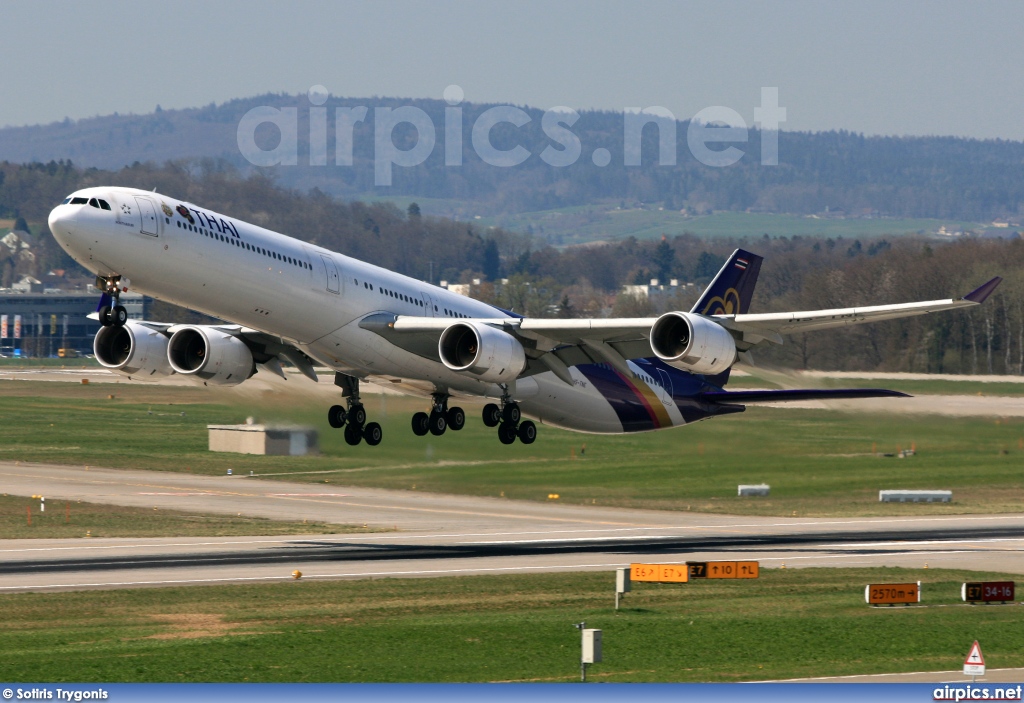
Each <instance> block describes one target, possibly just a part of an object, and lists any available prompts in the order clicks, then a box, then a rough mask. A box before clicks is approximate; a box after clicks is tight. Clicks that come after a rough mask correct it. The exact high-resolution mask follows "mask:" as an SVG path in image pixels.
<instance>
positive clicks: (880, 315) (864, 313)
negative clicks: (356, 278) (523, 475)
mask: <svg viewBox="0 0 1024 703" xmlns="http://www.w3.org/2000/svg"><path fill="white" fill-rule="evenodd" d="M1000 282H1002V279H1001V278H999V277H996V278H993V279H992V280H990V281H988V282H987V283H985V284H984V285H982V286H980V287H978V288H977V289H975V290H973V291H971V292H970V293H968V294H967V295H965V296H964V297H962V298H956V299H952V298H951V299H948V300H930V301H925V302H918V303H902V304H898V305H876V306H871V307H861V308H840V309H835V310H815V311H804V312H785V313H767V314H759V315H750V314H736V315H730V314H718V315H710V316H709V319H712V320H714V321H715V322H717V323H719V324H720V325H722V326H723V327H725V328H726V329H728V330H729V331H730V332H731V333H732V335H733V337H734V338H735V339H736V347H737V349H738V350H739V351H740V352H744V351H746V350H748V349H750V348H751V347H753V346H754V345H756V344H759V343H762V342H771V343H775V344H781V343H782V335H783V334H791V333H794V332H809V331H812V330H821V329H830V328H833V327H845V326H847V325H856V324H863V323H867V322H878V321H881V320H895V319H899V318H903V317H912V316H916V315H926V314H928V313H932V312H938V311H942V310H954V309H957V308H967V307H972V306H975V305H980V304H981V303H982V302H984V301H985V299H986V298H988V297H989V296H990V295H991V294H992V292H993V291H994V290H995V289H996V287H997V286H998V285H999V284H1000ZM657 319H658V318H654V317H641V318H621V319H599V318H598V319H576V320H550V319H530V318H513V317H498V318H472V319H470V320H463V322H475V323H479V324H485V325H490V326H492V327H497V328H499V329H502V330H504V331H505V332H508V333H509V334H512V335H514V336H515V337H516V338H517V339H519V341H520V342H522V343H523V346H524V348H525V349H526V354H527V358H528V359H529V360H530V361H529V364H528V366H527V369H526V371H525V372H524V374H523V375H527V376H528V375H531V374H534V373H540V372H542V371H549V370H550V371H552V372H554V374H555V375H556V376H558V377H559V378H561V379H562V380H563V381H565V382H567V383H570V384H571V383H572V378H571V376H570V375H569V371H568V367H570V366H576V365H579V364H589V363H607V364H609V365H610V366H612V367H613V368H615V369H616V370H618V371H619V372H621V373H623V374H626V375H627V376H632V371H631V370H630V368H629V365H628V363H627V360H628V359H637V358H645V357H651V356H654V350H653V349H651V343H650V333H651V327H653V325H654V323H655V322H656V321H657ZM451 324H454V321H453V320H450V319H446V318H423V317H411V316H396V315H391V314H384V313H379V314H375V315H370V316H368V317H367V318H364V319H363V320H362V321H361V322H360V327H363V328H364V329H369V330H372V331H373V332H376V333H377V334H379V335H381V336H382V337H384V338H386V339H387V340H388V341H390V342H392V343H393V344H395V345H396V346H399V347H401V348H403V349H406V350H407V351H410V352H413V353H416V354H419V355H420V356H423V357H425V358H429V359H434V360H435V361H439V360H440V358H439V357H438V353H437V344H438V339H439V337H440V335H441V333H442V332H443V331H444V330H445V329H447V328H448V326H449V325H451ZM777 399H778V398H776V400H777Z"/></svg>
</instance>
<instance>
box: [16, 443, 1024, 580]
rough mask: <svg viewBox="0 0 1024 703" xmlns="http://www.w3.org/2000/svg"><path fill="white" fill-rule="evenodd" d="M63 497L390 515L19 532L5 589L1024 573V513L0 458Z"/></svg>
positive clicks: (223, 509)
mask: <svg viewBox="0 0 1024 703" xmlns="http://www.w3.org/2000/svg"><path fill="white" fill-rule="evenodd" d="M0 485H3V487H4V490H5V491H6V492H8V493H13V494H15V495H33V494H42V495H45V496H46V497H47V498H48V499H49V500H63V499H70V500H88V501H92V502H98V503H112V504H117V505H131V506H141V507H151V506H152V507H160V508H165V509H178V510H189V511H197V512H207V513H223V514H232V515H233V514H237V513H242V514H244V515H250V516H258V517H265V518H272V519H279V520H302V519H309V520H316V521H323V522H330V523H342V524H358V525H362V524H368V525H370V526H372V527H378V528H387V529H389V530H397V531H389V532H383V533H376V534H358V535H328V536H322V537H316V536H303V537H295V536H289V537H250V538H240V537H224V538H209V537H200V538H156V539H129V538H123V539H90V540H85V539H72V540H5V541H2V542H0V591H11V590H26V589H72V588H90V587H92V588H96V587H104V588H112V587H123V586H138V585H168V584H174V583H211V582H223V581H252V580H257V581H273V580H285V579H289V578H291V576H290V574H291V572H292V571H293V570H294V569H298V570H300V571H302V573H303V575H304V578H367V577H381V576H436V575H454V574H466V573H503V572H517V571H519V572H536V571H578V570H611V569H613V568H615V567H618V566H625V565H628V564H629V563H630V562H632V561H659V562H678V563H681V562H685V561H699V560H703V559H721V558H724V559H739V558H742V559H756V560H758V561H760V562H761V564H762V566H764V567H765V568H780V567H782V566H783V565H785V567H786V568H799V567H809V566H883V565H885V566H908V567H916V568H924V567H925V566H926V565H927V566H928V567H930V568H937V567H940V566H941V567H951V568H965V569H987V570H1000V571H1007V572H1012V573H1021V574H1024V515H997V516H986V515H972V516H941V517H919V518H821V519H814V518H773V517H768V518H762V517H747V516H744V517H735V516H726V515H708V514H701V513H685V512H684V513H680V512H668V511H654V510H627V509H621V508H605V507H601V506H572V505H560V504H556V503H529V502H518V501H511V500H502V499H493V498H474V497H466V496H446V495H436V494H428V493H420V492H414V491H387V490H380V489H365V488H352V487H331V486H326V485H323V484H304V483H286V482H279V481H261V480H258V479H255V480H254V479H250V478H247V477H227V476H223V477H211V476H193V475H189V474H177V473H160V472H148V471H120V470H106V469H97V468H94V467H90V468H89V469H88V470H87V469H85V468H84V467H68V466H54V465H42V464H18V463H11V462H0Z"/></svg>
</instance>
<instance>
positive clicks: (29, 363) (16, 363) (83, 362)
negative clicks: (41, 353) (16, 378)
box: [0, 357, 100, 370]
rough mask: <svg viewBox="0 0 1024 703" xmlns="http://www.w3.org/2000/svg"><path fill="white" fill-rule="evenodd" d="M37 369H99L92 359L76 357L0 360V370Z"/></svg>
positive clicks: (9, 358) (10, 358)
mask: <svg viewBox="0 0 1024 703" xmlns="http://www.w3.org/2000/svg"><path fill="white" fill-rule="evenodd" d="M38 368H48V369H53V368H58V369H63V368H68V369H79V368H86V369H98V368H100V365H99V363H97V362H96V361H95V360H94V359H86V358H85V357H77V358H75V359H31V360H26V359H19V358H15V357H8V358H4V359H0V369H4V370H14V369H38Z"/></svg>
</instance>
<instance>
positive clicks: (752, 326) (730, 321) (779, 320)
mask: <svg viewBox="0 0 1024 703" xmlns="http://www.w3.org/2000/svg"><path fill="white" fill-rule="evenodd" d="M1002 280H1003V279H1002V278H1000V277H999V276H996V277H995V278H993V279H992V280H990V281H988V282H987V283H985V284H984V285H982V286H979V287H978V288H976V289H975V290H973V291H971V292H970V293H968V294H967V295H965V296H964V297H962V298H956V299H952V298H951V299H948V300H928V301H925V302H920V303H901V304H899V305H874V306H870V307H862V308H838V309H835V310H813V311H803V312H774V313H764V314H758V315H715V316H714V319H715V320H716V321H718V322H719V323H720V324H721V325H722V326H723V327H726V328H727V329H729V330H732V331H733V332H734V333H738V334H739V335H742V337H743V338H744V340H745V341H748V342H752V343H753V344H757V343H758V342H760V341H769V342H775V343H777V344H781V343H782V338H781V335H783V334H793V333H795V332H812V331H814V330H824V329H831V328H833V327H846V326H847V325H860V324H864V323H866V322H880V321H882V320H896V319H899V318H902V317H913V316H915V315H927V314H928V313H932V312H939V311H942V310H955V309H957V308H969V307H973V306H975V305H980V304H981V303H983V302H985V299H986V298H988V297H989V296H990V295H991V294H992V292H993V291H994V290H995V289H996V288H997V287H998V286H999V284H1000V283H1001V282H1002Z"/></svg>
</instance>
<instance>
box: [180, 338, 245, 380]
mask: <svg viewBox="0 0 1024 703" xmlns="http://www.w3.org/2000/svg"><path fill="white" fill-rule="evenodd" d="M167 360H168V361H169V362H170V364H171V368H173V369H174V370H175V371H177V372H178V373H180V374H181V375H183V376H187V377H191V378H194V379H196V380H199V381H203V382H205V383H208V384H212V385H215V386H236V385H238V384H239V383H241V382H242V381H244V380H245V379H247V378H249V377H250V376H252V375H253V374H254V373H256V366H255V364H254V363H253V358H252V352H250V351H249V347H247V346H246V345H245V342H243V341H242V340H240V339H238V338H237V337H234V336H232V335H230V334H228V333H227V332H222V331H221V330H218V329H217V328H216V327H209V326H205V325H187V326H183V327H179V328H178V329H177V330H176V331H175V332H174V334H172V335H171V340H170V342H169V343H168V344H167Z"/></svg>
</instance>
